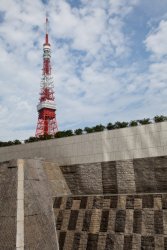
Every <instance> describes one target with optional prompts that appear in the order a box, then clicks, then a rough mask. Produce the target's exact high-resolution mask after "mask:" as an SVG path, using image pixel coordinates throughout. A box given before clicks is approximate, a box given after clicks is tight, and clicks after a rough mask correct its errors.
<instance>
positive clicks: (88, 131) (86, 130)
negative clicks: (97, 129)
mask: <svg viewBox="0 0 167 250" xmlns="http://www.w3.org/2000/svg"><path fill="white" fill-rule="evenodd" d="M84 131H85V132H86V133H87V134H89V133H93V132H94V130H93V128H89V127H85V128H84Z"/></svg>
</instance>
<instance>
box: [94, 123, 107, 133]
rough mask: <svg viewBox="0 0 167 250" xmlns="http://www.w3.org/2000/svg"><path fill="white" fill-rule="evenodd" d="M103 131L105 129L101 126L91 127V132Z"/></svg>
mask: <svg viewBox="0 0 167 250" xmlns="http://www.w3.org/2000/svg"><path fill="white" fill-rule="evenodd" d="M104 129H105V127H104V126H103V125H101V124H99V125H96V126H95V127H93V131H94V132H100V131H103V130H104Z"/></svg>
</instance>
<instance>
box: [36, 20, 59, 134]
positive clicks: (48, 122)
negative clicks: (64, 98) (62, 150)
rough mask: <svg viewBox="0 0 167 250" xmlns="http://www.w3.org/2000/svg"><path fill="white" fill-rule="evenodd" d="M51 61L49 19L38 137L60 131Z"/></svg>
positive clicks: (44, 47) (44, 50)
mask: <svg viewBox="0 0 167 250" xmlns="http://www.w3.org/2000/svg"><path fill="white" fill-rule="evenodd" d="M50 59H51V49H50V43H49V36H48V18H46V35H45V43H44V44H43V69H42V79H41V92H40V99H39V104H38V105H37V110H38V123H37V129H36V134H35V136H36V137H39V136H43V135H54V134H55V133H56V132H57V131H58V127H57V121H56V105H55V97H54V89H53V88H54V87H53V78H52V74H51V61H50Z"/></svg>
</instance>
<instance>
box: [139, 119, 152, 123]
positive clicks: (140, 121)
mask: <svg viewBox="0 0 167 250" xmlns="http://www.w3.org/2000/svg"><path fill="white" fill-rule="evenodd" d="M138 122H139V123H140V124H141V125H146V124H150V123H151V121H150V118H144V119H142V120H138Z"/></svg>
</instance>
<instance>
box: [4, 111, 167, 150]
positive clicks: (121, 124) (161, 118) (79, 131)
mask: <svg viewBox="0 0 167 250" xmlns="http://www.w3.org/2000/svg"><path fill="white" fill-rule="evenodd" d="M164 121H167V116H163V115H160V116H155V117H154V118H153V120H152V121H151V120H150V119H149V118H144V119H142V120H132V121H130V122H119V121H117V122H115V123H114V124H112V123H110V122H109V123H108V124H107V126H103V125H102V124H99V125H96V126H94V127H85V128H84V129H81V128H79V129H76V130H74V132H73V131H72V130H64V131H58V132H57V133H56V134H55V135H54V136H53V135H43V136H40V137H39V138H37V137H32V136H31V137H30V138H28V139H26V140H25V141H24V143H31V142H36V141H41V140H49V139H53V138H62V137H68V136H73V135H82V134H83V133H84V134H85V133H86V134H89V133H93V132H101V131H103V130H104V129H107V130H113V129H119V128H127V127H134V126H138V125H146V124H151V123H157V122H164ZM18 144H21V141H19V140H14V141H8V142H2V141H0V147H5V146H12V145H18Z"/></svg>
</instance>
